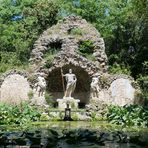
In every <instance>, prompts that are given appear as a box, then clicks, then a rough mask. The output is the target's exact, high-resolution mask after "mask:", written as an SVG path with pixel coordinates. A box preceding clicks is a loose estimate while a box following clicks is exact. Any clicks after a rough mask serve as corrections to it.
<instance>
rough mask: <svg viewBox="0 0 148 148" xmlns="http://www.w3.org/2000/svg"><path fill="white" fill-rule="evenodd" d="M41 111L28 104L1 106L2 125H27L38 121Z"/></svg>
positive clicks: (0, 119) (0, 117)
mask: <svg viewBox="0 0 148 148" xmlns="http://www.w3.org/2000/svg"><path fill="white" fill-rule="evenodd" d="M40 116H41V111H40V110H39V109H38V108H37V107H35V106H31V105H29V103H28V102H24V103H21V104H20V105H17V106H15V105H14V106H12V105H8V104H3V103H1V104H0V124H9V125H10V124H20V125H22V124H26V123H28V122H32V121H38V120H39V118H40Z"/></svg>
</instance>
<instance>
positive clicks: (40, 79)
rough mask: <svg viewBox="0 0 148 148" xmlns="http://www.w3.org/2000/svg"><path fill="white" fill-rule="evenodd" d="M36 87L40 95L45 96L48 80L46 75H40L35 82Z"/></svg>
mask: <svg viewBox="0 0 148 148" xmlns="http://www.w3.org/2000/svg"><path fill="white" fill-rule="evenodd" d="M35 89H36V91H37V92H38V96H39V97H40V96H43V95H44V92H45V90H46V81H45V79H44V77H41V76H39V77H38V82H37V83H36V84H35Z"/></svg>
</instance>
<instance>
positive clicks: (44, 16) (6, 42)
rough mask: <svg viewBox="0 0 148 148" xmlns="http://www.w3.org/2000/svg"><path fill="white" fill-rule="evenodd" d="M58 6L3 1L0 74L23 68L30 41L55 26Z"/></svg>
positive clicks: (33, 1)
mask: <svg viewBox="0 0 148 148" xmlns="http://www.w3.org/2000/svg"><path fill="white" fill-rule="evenodd" d="M57 14H58V5H57V4H56V3H55V2H54V1H52V0H50V1H46V0H15V1H12V0H5V1H2V2H1V5H0V34H1V35H0V45H1V46H0V55H1V57H0V59H1V66H0V72H4V71H6V70H7V69H9V68H12V67H16V66H19V67H20V66H21V65H26V64H27V63H28V59H29V56H30V51H31V49H32V48H33V43H34V41H35V40H36V39H37V38H38V36H39V34H40V33H41V32H43V30H45V29H46V28H48V27H49V26H51V25H53V24H54V23H56V16H57Z"/></svg>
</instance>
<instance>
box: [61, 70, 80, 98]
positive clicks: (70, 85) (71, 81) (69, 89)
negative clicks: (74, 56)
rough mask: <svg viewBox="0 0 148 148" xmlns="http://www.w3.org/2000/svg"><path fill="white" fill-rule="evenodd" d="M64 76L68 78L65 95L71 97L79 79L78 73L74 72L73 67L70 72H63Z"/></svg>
mask: <svg viewBox="0 0 148 148" xmlns="http://www.w3.org/2000/svg"><path fill="white" fill-rule="evenodd" d="M62 76H63V77H65V78H66V82H67V85H66V91H65V95H64V97H69V98H71V94H72V93H73V92H74V90H75V87H76V81H77V78H76V75H75V74H73V73H72V69H69V73H67V74H63V72H62Z"/></svg>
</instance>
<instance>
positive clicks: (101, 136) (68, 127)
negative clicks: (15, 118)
mask: <svg viewBox="0 0 148 148" xmlns="http://www.w3.org/2000/svg"><path fill="white" fill-rule="evenodd" d="M22 146H26V148H29V147H32V148H33V147H34V148H41V147H44V148H46V147H47V148H48V147H49V148H99V147H100V148H131V147H134V148H148V128H138V127H126V128H125V127H122V126H116V125H111V124H108V123H106V122H103V121H100V122H81V121H79V122H74V121H72V122H63V121H58V122H57V121H56V122H35V123H32V124H30V125H26V126H22V127H21V126H20V127H16V126H0V148H4V147H6V148H7V147H8V148H17V147H22Z"/></svg>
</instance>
